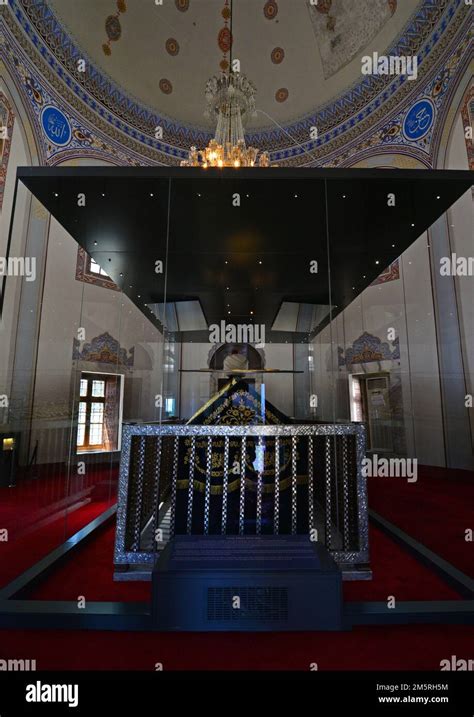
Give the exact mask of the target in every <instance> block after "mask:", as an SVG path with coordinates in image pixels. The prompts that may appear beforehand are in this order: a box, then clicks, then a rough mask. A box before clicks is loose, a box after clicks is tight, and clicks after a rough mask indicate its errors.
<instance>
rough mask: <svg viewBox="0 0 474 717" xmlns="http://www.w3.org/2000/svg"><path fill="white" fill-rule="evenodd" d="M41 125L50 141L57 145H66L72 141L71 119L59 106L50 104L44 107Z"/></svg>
mask: <svg viewBox="0 0 474 717" xmlns="http://www.w3.org/2000/svg"><path fill="white" fill-rule="evenodd" d="M41 125H42V127H43V130H44V133H45V135H46V136H47V138H48V139H49V141H50V142H52V143H53V144H55V145H56V146H57V147H65V146H66V145H67V144H69V142H70V141H71V125H70V124H69V120H68V119H67V117H66V115H65V114H63V113H62V112H61V110H58V108H57V107H53V105H48V106H47V107H45V108H44V109H43V111H42V113H41Z"/></svg>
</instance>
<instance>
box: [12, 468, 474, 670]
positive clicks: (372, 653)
mask: <svg viewBox="0 0 474 717" xmlns="http://www.w3.org/2000/svg"><path fill="white" fill-rule="evenodd" d="M382 486H383V487H382ZM458 488H459V490H458ZM470 495H471V486H470V485H469V484H468V483H466V484H464V486H463V487H459V486H458V484H457V483H456V487H455V490H453V484H448V485H446V481H441V479H438V478H433V479H432V480H430V481H429V484H428V481H427V480H425V479H424V478H422V479H421V480H420V481H419V485H418V484H408V485H407V484H406V483H403V482H401V481H396V479H382V478H379V479H371V481H370V493H369V503H370V505H371V506H372V507H373V508H374V509H375V510H376V511H377V512H380V513H381V514H382V515H384V516H385V517H387V518H388V519H389V520H391V521H392V522H394V523H395V524H397V525H399V526H400V527H402V528H404V529H405V530H407V532H409V533H410V534H412V535H414V536H415V537H417V538H418V539H419V540H420V541H421V542H424V543H425V544H427V545H429V547H431V548H432V549H436V546H439V547H438V552H439V553H440V554H443V555H444V556H445V557H447V559H451V562H453V563H455V564H456V561H457V564H458V566H459V567H461V565H460V562H464V564H465V560H466V557H467V555H466V550H465V548H466V545H465V544H464V543H460V542H459V540H458V537H459V536H458V534H459V533H460V531H461V532H462V531H463V530H464V527H465V526H466V527H469V524H470V523H469V519H470V514H469V513H468V510H469V507H470V505H471V506H472V502H471V504H470V505H469V503H468V500H469V496H470ZM111 502H112V501H111V500H108V501H107V500H104V501H102V502H101V501H96V502H94V503H92V504H90V505H87V506H84V507H82V508H80V509H78V510H77V511H75V512H74V513H72V514H71V515H69V516H68V523H67V532H68V534H71V533H73V532H74V531H75V530H77V529H79V528H80V527H82V526H83V525H84V524H85V523H87V522H88V521H89V520H91V519H92V518H93V517H95V515H97V514H99V513H100V512H102V511H103V510H104V509H105V508H106V507H108V505H110V503H111ZM468 518H469V519H468ZM56 522H57V523H58V525H56V523H51V524H50V525H48V526H45V527H43V528H41V529H39V530H37V531H36V533H32V534H30V535H28V536H25V537H24V538H21V539H18V540H16V541H14V542H13V543H12V544H11V545H8V544H3V546H2V544H0V551H1V552H2V553H3V555H1V553H0V555H1V564H2V566H3V570H2V577H4V575H5V566H6V570H7V573H8V572H10V573H12V572H13V573H14V574H17V573H18V572H20V571H21V569H22V568H21V567H20V566H21V565H23V564H24V565H25V567H26V566H27V565H31V564H32V563H34V562H35V560H37V559H38V558H40V557H42V556H43V555H44V554H45V552H47V551H48V549H52V548H53V547H56V545H57V543H58V540H59V536H60V534H61V533H64V530H65V528H64V520H59V521H56ZM440 526H444V529H445V532H444V538H443V531H441V530H440ZM438 531H439V535H437V532H438ZM446 535H449V536H451V538H450V539H453V538H454V539H455V542H454V547H453V545H449V544H447V538H446ZM462 535H463V532H462ZM113 539H114V526H113V524H109V525H108V526H106V527H104V528H103V529H101V530H100V531H99V532H98V533H97V534H96V535H95V536H94V537H93V538H92V539H91V540H90V541H89V542H88V543H86V544H85V545H84V546H83V547H82V548H81V549H79V550H78V551H77V552H76V553H75V554H74V559H73V560H69V561H67V562H66V563H64V564H63V565H61V566H60V567H59V568H57V569H56V570H55V571H54V572H53V573H51V574H50V575H49V577H48V578H47V579H46V580H45V581H44V582H43V583H42V584H40V585H38V586H37V587H36V589H35V590H34V591H32V593H31V595H30V597H31V598H35V599H50V600H76V599H77V596H78V595H84V596H85V597H86V599H87V600H94V601H97V600H98V601H101V600H120V601H145V600H147V599H149V591H150V585H149V584H146V583H114V582H113V580H112V572H113V565H112V551H113ZM456 541H457V542H456ZM59 542H61V541H59ZM430 542H431V544H430ZM467 546H468V548H469V544H467ZM9 550H11V551H12V552H11V554H9V555H8V551H9ZM370 550H371V558H370V560H371V566H372V570H373V574H374V579H373V581H371V582H357V583H356V582H353V583H345V584H344V595H345V599H346V600H348V601H353V600H356V601H359V600H386V599H387V598H388V596H389V595H393V596H394V597H395V598H396V600H398V601H403V600H436V599H439V600H450V599H458V595H457V594H456V593H455V592H454V591H453V590H452V589H451V588H450V587H449V586H448V585H446V584H445V583H444V582H443V581H442V580H441V579H440V578H438V577H436V575H434V574H433V573H432V572H431V571H429V570H428V569H427V568H425V567H423V566H422V565H421V564H419V563H418V562H417V561H416V560H415V559H414V558H412V557H410V556H409V555H408V554H407V553H406V552H405V551H403V550H402V548H400V547H399V546H398V545H397V544H395V543H394V542H393V541H392V540H391V539H390V538H388V537H387V536H386V535H385V534H383V533H382V532H381V531H380V530H378V529H376V528H373V527H371V529H370ZM458 553H459V555H458ZM5 557H8V560H5ZM458 558H459V559H458ZM473 640H474V628H472V627H466V626H438V625H422V626H408V627H405V626H401V627H399V626H397V627H362V628H357V629H354V630H353V631H352V632H347V633H321V632H320V633H318V632H316V633H232V634H230V633H212V634H211V633H114V632H95V631H87V632H80V631H64V632H63V631H47V632H46V631H17V630H11V631H10V630H5V631H3V632H2V634H1V639H0V659H8V658H10V659H14V658H16V659H21V658H25V657H28V658H30V659H36V660H37V669H47V670H48V669H71V670H75V669H77V670H85V669H91V670H140V669H143V670H154V669H155V664H156V663H157V662H160V663H162V664H163V666H164V669H166V670H176V669H183V670H195V669H205V670H219V669H225V670H238V669H247V670H308V669H309V666H310V663H313V662H316V663H317V664H318V668H319V669H320V670H358V669H362V670H397V669H402V670H403V669H407V670H428V669H433V670H439V665H440V661H441V660H442V659H446V658H449V657H450V656H451V655H456V656H457V657H458V658H459V657H462V658H465V659H467V658H469V657H472V644H473Z"/></svg>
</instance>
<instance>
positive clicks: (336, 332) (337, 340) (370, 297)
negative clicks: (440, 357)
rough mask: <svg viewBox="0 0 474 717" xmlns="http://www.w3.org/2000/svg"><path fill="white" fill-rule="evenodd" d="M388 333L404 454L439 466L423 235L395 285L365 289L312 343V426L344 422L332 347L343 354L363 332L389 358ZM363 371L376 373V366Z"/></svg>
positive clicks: (341, 383) (341, 370)
mask: <svg viewBox="0 0 474 717" xmlns="http://www.w3.org/2000/svg"><path fill="white" fill-rule="evenodd" d="M389 329H394V330H395V336H397V337H399V343H400V361H399V362H397V361H392V364H391V384H392V385H394V384H396V383H397V382H398V381H401V390H402V404H403V416H402V419H403V424H404V433H405V436H404V443H405V447H406V448H405V450H406V454H407V455H408V456H409V457H416V458H418V461H419V462H420V463H424V464H428V465H444V448H443V429H442V413H441V396H440V388H439V376H438V362H437V351H436V333H435V324H434V316H433V302H432V293H431V277H430V266H429V257H428V247H427V235H426V234H423V235H422V236H421V237H419V239H418V240H417V241H416V242H415V243H414V244H413V245H412V246H411V247H410V248H409V249H408V250H407V251H405V252H404V254H403V255H402V257H401V258H400V279H398V280H395V281H390V282H386V283H384V284H379V285H377V286H369V287H367V288H366V289H365V290H364V291H363V292H362V293H361V294H360V295H359V296H358V297H356V298H355V299H354V301H352V302H351V304H349V306H347V307H346V309H345V310H344V311H343V312H341V314H339V315H338V316H337V317H336V318H335V319H334V320H333V322H332V325H330V326H327V327H325V328H324V329H323V330H322V331H321V332H320V334H319V335H317V336H316V337H315V338H314V340H313V342H312V349H313V357H314V358H313V365H314V371H313V372H312V391H313V392H314V393H316V394H317V396H318V410H317V412H316V417H317V418H318V419H319V420H325V421H332V420H350V411H349V381H348V372H347V369H346V368H345V367H339V366H338V356H337V348H338V347H342V348H344V350H347V349H348V348H350V347H351V346H352V344H353V342H354V341H355V340H356V339H357V338H359V336H360V335H361V334H363V333H364V332H366V331H367V332H368V333H370V334H373V335H375V336H378V337H379V338H380V339H381V340H382V341H387V342H388V343H389V346H390V349H391V350H392V351H393V349H394V344H393V342H391V341H390V340H389V339H388V331H389ZM331 342H332V344H331ZM331 345H332V350H331ZM364 368H365V370H370V371H377V370H380V369H378V368H377V366H376V365H375V366H370V367H368V366H367V365H365V367H364Z"/></svg>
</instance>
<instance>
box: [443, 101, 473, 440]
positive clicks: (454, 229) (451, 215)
mask: <svg viewBox="0 0 474 717" xmlns="http://www.w3.org/2000/svg"><path fill="white" fill-rule="evenodd" d="M446 167H447V168H448V169H469V163H468V156H467V149H466V141H465V138H464V126H463V122H462V117H461V115H460V114H459V115H458V117H457V120H456V122H455V125H454V128H453V131H452V134H451V141H450V145H449V148H448V152H447V158H446ZM448 228H449V236H450V243H451V251H452V253H455V254H457V256H463V257H469V256H471V257H472V256H474V220H473V201H472V193H471V191H470V190H469V191H468V192H466V193H465V194H464V195H463V196H462V197H461V198H460V199H458V201H457V202H456V203H455V204H454V205H453V206H452V208H451V209H450V210H449V212H448ZM455 286H456V295H457V306H458V314H459V328H460V333H461V342H462V353H463V363H464V371H465V380H466V393H468V394H471V395H472V394H473V393H474V277H473V276H458V277H456V278H455ZM469 418H470V424H471V435H472V436H474V409H470V410H469Z"/></svg>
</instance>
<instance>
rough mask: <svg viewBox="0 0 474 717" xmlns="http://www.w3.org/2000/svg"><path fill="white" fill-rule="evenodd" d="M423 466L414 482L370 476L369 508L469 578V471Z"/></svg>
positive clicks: (472, 563)
mask: <svg viewBox="0 0 474 717" xmlns="http://www.w3.org/2000/svg"><path fill="white" fill-rule="evenodd" d="M440 473H442V471H441V470H440V469H436V468H422V469H421V470H420V471H419V475H418V481H417V482H416V483H407V481H406V480H405V479H403V478H377V477H374V478H370V479H369V481H368V486H369V488H368V492H369V507H370V508H372V509H373V510H375V511H376V512H377V513H380V515H382V516H383V517H384V518H386V519H387V520H389V521H391V522H392V523H394V524H395V525H397V526H398V527H399V528H401V529H402V530H404V531H405V532H407V533H408V534H409V535H410V536H411V537H412V538H415V539H416V540H419V541H420V542H421V543H423V544H424V545H426V546H427V547H428V548H430V550H433V551H434V552H435V553H437V554H438V555H440V556H441V557H442V558H444V559H445V560H448V561H449V562H450V563H452V564H453V565H455V566H456V567H457V568H458V569H459V570H462V571H463V572H465V573H466V574H468V575H470V576H471V577H474V570H473V568H474V560H473V558H472V552H473V544H472V542H467V541H466V540H465V539H464V531H465V530H466V529H467V528H472V510H473V506H474V476H473V475H472V474H470V473H468V472H467V471H444V475H443V477H439V474H440Z"/></svg>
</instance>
